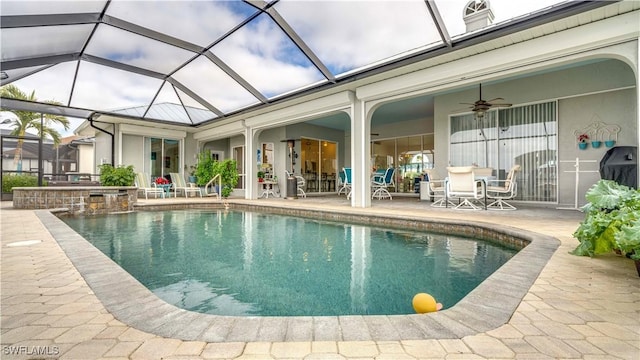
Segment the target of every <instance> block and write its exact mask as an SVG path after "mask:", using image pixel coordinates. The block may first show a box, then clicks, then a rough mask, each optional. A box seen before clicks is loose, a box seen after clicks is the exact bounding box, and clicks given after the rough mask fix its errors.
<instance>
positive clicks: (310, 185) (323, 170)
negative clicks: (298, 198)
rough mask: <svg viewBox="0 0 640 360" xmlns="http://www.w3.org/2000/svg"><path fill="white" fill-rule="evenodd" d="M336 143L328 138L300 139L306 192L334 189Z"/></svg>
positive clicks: (336, 163)
mask: <svg viewBox="0 0 640 360" xmlns="http://www.w3.org/2000/svg"><path fill="white" fill-rule="evenodd" d="M337 148H338V147H337V143H335V142H333V141H328V140H316V139H308V138H302V139H301V147H300V149H301V154H300V158H301V161H302V164H301V168H302V176H303V177H304V178H305V180H306V186H307V189H306V190H305V191H307V192H332V191H336V190H337V189H336V180H337V178H336V176H337V175H336V174H337V168H338V157H337Z"/></svg>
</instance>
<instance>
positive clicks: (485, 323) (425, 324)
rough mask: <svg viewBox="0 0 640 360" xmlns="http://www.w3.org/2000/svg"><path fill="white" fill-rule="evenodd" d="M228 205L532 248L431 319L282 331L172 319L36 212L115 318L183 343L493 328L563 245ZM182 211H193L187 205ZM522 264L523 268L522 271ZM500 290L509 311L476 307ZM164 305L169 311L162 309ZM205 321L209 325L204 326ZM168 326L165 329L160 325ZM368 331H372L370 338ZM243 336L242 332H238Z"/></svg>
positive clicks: (421, 223)
mask: <svg viewBox="0 0 640 360" xmlns="http://www.w3.org/2000/svg"><path fill="white" fill-rule="evenodd" d="M230 205H231V208H232V209H242V210H263V211H264V210H265V208H267V210H268V211H270V212H274V213H281V214H285V215H293V216H302V217H313V218H318V217H319V215H322V216H321V217H322V218H323V219H325V220H332V219H333V220H337V221H342V222H345V221H347V222H356V223H358V222H361V223H366V225H374V226H378V225H382V226H391V227H401V228H407V227H409V226H411V227H412V228H417V229H418V230H429V231H435V232H438V230H440V232H442V231H445V230H446V232H447V233H449V234H451V233H455V234H456V235H471V236H474V237H480V238H483V239H486V238H489V237H492V238H494V239H498V241H500V242H503V243H508V244H512V245H513V246H515V247H522V246H524V245H527V244H528V245H527V246H526V247H524V249H523V250H521V251H520V252H519V253H518V254H516V255H515V256H514V257H513V258H512V259H511V260H510V261H508V262H507V263H506V264H504V265H503V266H502V267H501V268H500V269H498V271H496V272H495V273H494V274H493V275H491V276H490V277H489V278H487V279H486V280H485V281H484V282H483V283H482V284H480V286H478V287H477V288H476V289H474V290H473V291H472V292H471V293H470V294H469V295H472V294H473V296H467V297H465V298H464V299H462V300H461V301H460V302H458V304H457V305H455V306H454V307H452V308H451V309H445V310H442V311H441V312H439V313H436V314H428V315H394V316H393V317H384V318H385V320H384V321H378V320H380V319H379V318H374V317H371V318H369V317H367V316H340V317H326V318H328V319H324V318H325V317H315V318H312V317H288V318H287V321H283V322H282V323H281V324H282V325H281V326H282V327H283V329H280V330H278V329H277V325H276V323H274V322H268V321H261V320H260V318H244V317H237V318H234V317H228V316H216V315H209V314H199V313H193V312H189V311H187V310H182V311H184V314H185V316H176V314H177V313H173V314H172V312H173V311H175V309H177V308H175V307H173V306H172V305H169V306H167V305H168V304H166V303H165V302H164V301H162V300H160V299H159V298H157V297H156V296H155V295H154V294H153V293H151V292H150V291H149V290H147V289H146V288H145V287H144V286H143V285H142V284H140V283H139V282H138V281H137V280H136V279H134V278H133V277H132V276H131V275H129V274H128V273H126V271H124V270H122V269H121V268H120V267H119V266H118V265H117V264H115V263H114V262H113V261H111V259H109V258H108V257H107V256H106V255H104V254H102V253H101V252H100V251H99V250H98V249H96V248H95V247H93V246H92V245H91V244H89V243H88V242H87V241H86V240H85V239H84V238H82V237H81V236H80V235H78V234H76V233H75V232H73V230H71V229H70V228H68V226H66V224H64V223H63V222H62V221H61V220H60V219H58V218H57V217H56V216H55V215H53V214H52V212H50V211H48V210H39V211H36V215H37V216H38V217H39V218H40V220H41V221H42V222H43V224H45V226H46V227H47V228H48V229H50V231H51V234H52V235H53V237H54V238H55V239H56V240H57V241H58V243H59V244H60V247H61V248H62V249H63V250H64V251H65V253H66V254H67V256H69V258H70V259H71V261H72V262H73V263H74V265H75V266H76V268H77V269H78V271H79V272H80V273H81V274H82V275H83V277H84V278H85V280H86V281H87V283H88V284H89V285H90V286H91V287H92V289H93V290H94V292H95V294H96V296H97V297H98V298H99V299H101V300H102V301H103V304H104V306H105V307H106V308H107V310H109V311H110V312H111V313H112V314H113V315H114V317H115V318H116V319H117V320H119V321H122V322H123V323H124V324H128V325H134V327H135V328H137V329H139V330H142V331H147V332H150V333H154V334H157V330H158V329H161V332H162V334H158V335H163V336H172V337H176V338H179V339H181V340H196V341H208V342H228V341H274V337H275V338H276V339H280V338H282V340H278V341H312V340H326V341H350V340H376V341H383V340H413V339H430V338H432V339H456V338H460V337H462V336H467V335H472V334H474V333H480V332H484V331H488V330H491V329H494V328H496V327H498V326H500V325H502V324H504V323H506V322H507V321H508V320H509V318H510V316H511V315H512V314H513V312H514V311H515V309H516V307H517V306H518V304H519V303H520V301H521V299H522V297H524V295H525V294H526V293H527V291H528V290H529V288H530V287H531V285H532V284H533V281H535V279H536V278H537V276H538V274H539V273H540V271H541V270H542V268H543V267H544V266H545V264H546V262H547V260H548V259H549V258H550V257H551V256H552V254H553V253H554V251H555V250H556V248H557V247H558V245H559V241H558V240H557V239H555V238H552V237H550V236H545V235H541V234H536V233H531V232H528V231H524V230H521V229H517V230H516V229H513V228H510V227H506V226H505V227H504V228H503V227H501V226H498V225H495V224H492V225H490V226H489V225H487V224H484V223H479V222H478V223H474V222H470V221H464V222H456V221H454V220H443V219H437V221H431V220H428V219H424V218H411V217H407V216H403V217H397V216H383V215H371V214H350V213H348V212H345V211H338V210H327V211H323V212H321V213H319V212H318V211H317V210H313V209H312V210H305V209H286V208H281V207H271V206H257V205H253V204H251V205H247V204H242V203H238V204H235V203H233V202H231V203H230ZM174 207H175V206H174ZM199 207H200V208H207V209H212V208H220V207H222V204H220V203H209V204H206V205H199ZM182 208H189V207H188V206H183V207H182ZM164 209H166V208H164ZM532 258H533V259H534V260H533V261H532ZM522 266H524V267H526V268H525V269H522V268H520V267H522ZM105 273H107V274H109V276H111V277H113V278H115V280H116V281H109V279H108V277H105V276H104V275H103V274H105ZM506 274H509V275H508V276H507V275H506ZM518 274H520V275H518ZM512 275H513V276H516V277H517V280H516V281H513V279H512V280H511V281H510V282H509V283H508V285H507V284H505V283H503V282H502V281H503V280H504V279H505V278H509V277H510V276H512ZM116 284H118V285H116ZM501 286H508V288H509V294H510V295H511V296H512V297H513V301H509V304H508V306H505V304H499V305H496V306H482V307H481V309H480V308H479V307H478V304H477V303H476V304H473V303H471V302H476V301H477V299H478V298H483V296H484V295H486V297H488V296H489V295H490V294H491V293H492V291H494V290H495V289H496V288H500V287H501ZM483 294H484V295H483ZM140 296H143V297H144V300H142V301H141V300H140ZM486 297H485V298H486ZM163 304H164V306H162V305H163ZM159 308H160V309H162V310H163V311H165V312H166V313H165V314H164V315H162V314H161V313H162V311H160V312H158V310H157V309H159ZM477 311H482V314H475V315H474V314H473V312H477ZM162 316H169V317H168V318H167V319H171V321H170V322H171V324H170V325H169V322H164V324H160V325H159V324H158V323H159V321H158V318H159V317H160V318H161V317H162ZM332 319H333V320H332ZM391 319H393V320H391ZM465 320H466V321H469V324H470V325H472V326H471V327H469V326H467V325H465ZM160 322H162V321H160ZM407 322H410V323H411V324H415V325H414V326H412V327H411V328H410V330H404V329H403V330H398V329H397V325H398V324H406V323H407ZM191 324H197V331H183V330H181V329H188V328H189V326H191ZM208 324H210V326H207V325H208ZM263 324H264V325H265V328H264V329H263V328H262V325H263ZM331 324H336V326H337V327H338V329H334V328H332V325H331ZM163 325H167V326H166V327H163ZM371 327H372V328H373V329H374V331H373V333H372V332H371V329H370V328H371ZM385 327H388V328H385ZM241 333H242V335H240V334H241ZM316 337H317V338H316Z"/></svg>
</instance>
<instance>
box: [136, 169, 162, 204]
mask: <svg viewBox="0 0 640 360" xmlns="http://www.w3.org/2000/svg"><path fill="white" fill-rule="evenodd" d="M136 187H137V188H138V191H142V192H144V198H145V199H148V198H149V194H153V195H154V196H155V197H156V199H157V198H158V194H160V195H162V197H163V198H164V189H163V188H161V187H157V186H156V184H155V183H152V182H151V178H150V177H149V175H147V174H146V173H142V172H139V173H136Z"/></svg>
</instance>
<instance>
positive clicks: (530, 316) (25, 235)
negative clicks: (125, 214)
mask: <svg viewBox="0 0 640 360" xmlns="http://www.w3.org/2000/svg"><path fill="white" fill-rule="evenodd" d="M212 201H215V200H211V199H202V200H201V199H189V200H185V199H184V198H183V199H179V198H178V199H158V200H144V201H142V200H140V201H139V202H140V204H141V205H150V206H153V205H159V204H175V205H176V206H181V205H182V204H186V203H207V202H212ZM231 202H234V203H236V202H237V203H239V204H258V205H268V206H277V207H285V208H300V209H311V210H319V211H345V212H350V213H355V214H363V215H388V214H393V216H395V217H400V218H402V217H405V218H417V219H420V218H424V219H440V220H442V221H443V222H446V221H450V220H451V219H455V220H462V221H466V222H470V223H478V224H484V225H485V226H487V227H492V226H493V227H506V228H507V229H509V231H519V230H520V231H523V232H526V233H530V232H534V233H537V234H540V236H541V238H542V239H550V238H555V239H557V241H555V245H554V244H553V243H554V241H551V242H549V243H551V245H553V246H551V245H549V244H545V242H544V241H540V243H541V244H544V245H545V246H543V247H542V248H539V249H540V250H539V251H538V252H539V253H544V252H545V251H549V256H548V260H547V258H545V257H544V256H542V257H541V258H540V259H538V258H536V256H535V254H531V261H530V262H531V263H532V264H529V265H527V266H529V267H530V268H531V269H532V271H533V272H534V273H533V274H530V275H531V280H530V282H527V281H528V280H526V279H524V280H522V281H515V283H513V282H512V280H511V279H509V278H510V277H512V278H520V276H519V275H518V274H516V273H513V272H512V273H509V274H513V276H508V277H504V278H500V277H498V278H497V279H493V280H492V281H493V283H492V284H489V285H488V284H484V283H483V285H484V287H485V288H487V286H490V285H491V286H494V288H493V289H494V290H495V292H496V293H495V294H494V295H493V296H492V295H491V293H487V292H484V293H478V294H480V297H474V298H472V299H466V301H467V303H466V304H462V305H460V304H458V305H456V306H454V307H453V308H451V309H446V310H444V311H442V312H441V313H438V314H429V315H409V316H406V317H402V316H401V317H375V316H368V317H345V318H340V319H338V320H337V322H338V323H340V324H335V323H333V322H332V321H331V320H330V319H329V320H328V319H323V318H319V319H314V318H284V317H283V318H280V320H274V319H260V318H249V319H238V318H232V317H213V316H210V318H208V319H209V320H211V321H208V320H207V321H203V320H202V319H203V317H202V316H201V314H190V313H189V312H185V311H183V310H176V309H174V308H172V307H171V306H169V305H168V304H163V303H162V302H158V301H159V299H157V298H155V297H154V296H149V294H148V293H147V292H145V290H144V289H142V290H140V289H139V288H138V287H136V286H135V285H132V286H130V283H129V281H130V279H127V275H128V274H126V273H124V272H123V271H122V270H117V269H116V268H114V267H113V264H108V262H106V263H103V262H104V261H103V260H101V259H100V257H99V256H96V255H95V254H93V252H92V251H90V250H87V249H83V248H82V247H83V246H86V245H87V244H86V243H85V244H82V243H80V242H76V243H74V242H73V241H76V240H77V235H75V233H72V234H67V235H69V236H68V238H69V239H71V240H65V239H66V238H67V236H65V234H64V233H65V232H68V230H67V229H65V226H58V225H57V224H56V223H57V222H56V219H54V217H53V216H52V215H51V214H50V213H49V212H48V211H46V210H36V211H33V210H15V209H13V208H12V204H11V202H2V204H1V208H0V211H1V212H0V226H1V229H0V235H1V248H0V251H1V261H2V262H1V265H0V280H1V284H0V285H1V288H0V299H1V301H0V314H1V334H0V336H1V337H0V340H1V343H2V349H1V352H0V358H2V359H47V358H60V359H394V360H395V359H397V360H402V359H502V358H504V359H557V358H561V359H574V358H583V359H640V277H639V276H638V274H637V272H636V269H635V267H634V264H633V262H632V261H631V260H629V259H627V258H624V257H621V256H617V255H615V254H613V253H612V254H610V255H603V256H598V257H595V258H588V257H578V256H573V255H570V254H569V253H568V252H569V251H570V250H572V249H573V248H574V247H575V246H576V245H577V240H575V239H574V238H572V236H571V234H572V233H573V231H574V230H575V228H576V227H577V226H578V223H579V222H580V221H581V220H582V218H583V214H581V213H579V212H577V211H571V210H556V209H549V208H540V207H538V208H536V207H527V208H524V207H523V208H522V209H519V210H517V211H504V212H495V211H456V210H452V209H434V208H431V207H429V203H428V202H427V203H425V202H420V201H417V200H416V199H415V198H402V197H394V200H393V201H388V200H382V201H373V206H372V207H371V208H367V209H355V208H351V207H349V203H348V202H347V201H346V200H345V198H344V197H336V196H327V197H313V196H311V197H308V198H307V199H298V200H296V201H290V200H283V199H278V198H275V199H260V200H255V201H248V200H242V199H237V200H231ZM123 236H126V234H123ZM552 240H553V239H552ZM69 241H72V242H69ZM525 249H526V248H525ZM530 249H535V248H534V247H531V248H530ZM96 251H97V250H96ZM525 260H526V259H525ZM520 261H522V257H521V259H520ZM542 261H544V262H543V263H541V264H539V265H536V263H540V262H542ZM523 263H527V261H524V262H523ZM88 264H89V265H91V264H93V265H94V267H93V271H92V270H91V269H92V267H91V266H87V265H88ZM513 265H514V264H510V266H513ZM525 265H526V264H525ZM103 266H104V267H103ZM536 266H538V268H536ZM114 269H115V270H114ZM118 269H119V268H118ZM511 271H517V270H515V269H513V268H512V269H511ZM527 271H528V270H527ZM525 275H526V274H525ZM524 277H527V276H524ZM501 279H502V280H504V282H505V287H504V289H503V291H504V292H503V293H501V291H502V290H501V289H500V288H499V284H500V280H501ZM114 283H117V284H119V285H117V286H116V285H113V284H114ZM521 283H522V284H521ZM496 284H498V285H496ZM521 286H526V287H525V288H524V289H520V288H519V287H521ZM109 288H111V289H112V290H113V291H111V292H105V290H104V289H109ZM489 289H491V288H490V287H489ZM485 290H486V289H485ZM520 291H522V292H521V295H518V294H520ZM509 294H515V295H513V296H509ZM496 298H498V300H500V299H502V300H504V304H505V305H504V307H503V308H504V309H502V310H501V309H500V306H498V307H495V306H492V305H491V304H488V305H486V304H482V303H481V302H483V301H486V302H487V303H490V302H493V303H495V302H496ZM127 299H133V300H132V301H129V302H128V301H127ZM133 302H134V303H135V304H133ZM485 305H486V306H485ZM141 309H142V310H141ZM478 309H480V311H478ZM469 310H474V311H476V312H477V313H476V314H473V313H469V312H465V311H469ZM206 316H209V315H205V317H206ZM205 319H206V318H205ZM407 319H409V320H410V321H406V320H407ZM427 319H428V320H427ZM434 319H435V320H434ZM186 321H188V323H187V326H184V325H183V324H184V323H185V322H186ZM171 324H173V326H168V325H171ZM438 325H441V326H438ZM335 329H338V332H337V333H336V331H335ZM389 329H393V331H390V330H389ZM159 333H160V335H158V334H159ZM172 334H173V335H172Z"/></svg>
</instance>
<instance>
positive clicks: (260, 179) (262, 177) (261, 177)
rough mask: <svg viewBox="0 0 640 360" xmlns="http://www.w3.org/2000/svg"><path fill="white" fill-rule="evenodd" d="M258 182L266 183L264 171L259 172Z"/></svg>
mask: <svg viewBox="0 0 640 360" xmlns="http://www.w3.org/2000/svg"><path fill="white" fill-rule="evenodd" d="M258 182H264V171H258Z"/></svg>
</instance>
